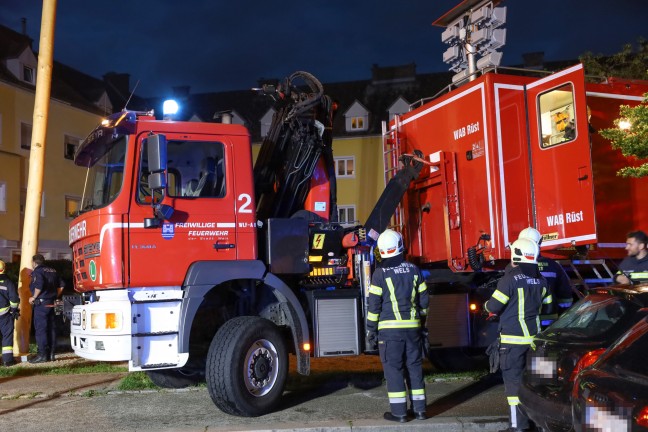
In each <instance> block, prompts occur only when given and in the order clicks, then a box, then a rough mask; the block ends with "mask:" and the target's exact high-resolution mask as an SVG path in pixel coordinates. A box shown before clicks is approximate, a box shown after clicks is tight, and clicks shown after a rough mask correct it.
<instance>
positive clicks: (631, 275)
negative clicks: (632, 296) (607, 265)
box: [614, 231, 648, 285]
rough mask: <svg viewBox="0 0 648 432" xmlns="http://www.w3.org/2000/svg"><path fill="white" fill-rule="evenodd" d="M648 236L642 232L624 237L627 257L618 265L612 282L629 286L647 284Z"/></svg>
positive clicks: (631, 233)
mask: <svg viewBox="0 0 648 432" xmlns="http://www.w3.org/2000/svg"><path fill="white" fill-rule="evenodd" d="M647 248H648V235H646V233H645V232H643V231H632V232H630V233H628V235H627V236H626V250H627V251H628V256H627V257H625V258H624V259H623V261H621V264H619V272H618V273H617V274H616V275H615V276H614V282H616V283H618V284H624V285H631V284H633V283H640V282H648V249H647Z"/></svg>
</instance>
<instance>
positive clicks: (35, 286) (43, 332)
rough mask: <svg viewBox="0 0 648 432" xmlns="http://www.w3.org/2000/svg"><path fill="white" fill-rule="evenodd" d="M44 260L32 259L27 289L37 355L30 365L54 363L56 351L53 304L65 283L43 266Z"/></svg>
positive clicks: (54, 272) (58, 297)
mask: <svg viewBox="0 0 648 432" xmlns="http://www.w3.org/2000/svg"><path fill="white" fill-rule="evenodd" d="M44 262H45V258H44V257H43V255H40V254H37V255H34V257H33V258H32V266H33V268H34V270H33V271H32V274H31V283H30V284H29V289H30V291H31V294H32V296H31V297H29V304H31V305H33V306H34V333H35V334H36V345H38V353H37V354H36V355H35V356H34V357H32V358H31V359H30V360H29V362H30V363H42V362H46V361H54V360H55V356H54V353H55V351H56V326H55V325H54V303H55V302H56V300H58V299H60V298H61V295H62V294H63V288H64V287H65V283H64V282H63V279H61V277H60V276H59V275H58V273H57V272H56V270H54V269H53V268H50V267H47V266H45V265H43V263H44Z"/></svg>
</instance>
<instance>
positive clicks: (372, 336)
mask: <svg viewBox="0 0 648 432" xmlns="http://www.w3.org/2000/svg"><path fill="white" fill-rule="evenodd" d="M366 344H367V351H376V350H377V349H378V335H377V334H376V332H375V331H374V330H367V337H366Z"/></svg>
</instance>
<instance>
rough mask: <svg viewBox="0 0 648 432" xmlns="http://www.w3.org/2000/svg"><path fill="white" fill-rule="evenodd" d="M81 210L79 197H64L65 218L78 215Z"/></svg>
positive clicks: (72, 217)
mask: <svg viewBox="0 0 648 432" xmlns="http://www.w3.org/2000/svg"><path fill="white" fill-rule="evenodd" d="M79 210H81V198H79V197H73V196H66V197H65V218H66V219H74V218H75V217H77V216H78V215H79Z"/></svg>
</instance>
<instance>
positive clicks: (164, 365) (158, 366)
mask: <svg viewBox="0 0 648 432" xmlns="http://www.w3.org/2000/svg"><path fill="white" fill-rule="evenodd" d="M174 366H178V365H177V364H175V363H158V364H147V365H142V366H141V368H142V369H161V368H168V367H174Z"/></svg>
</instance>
